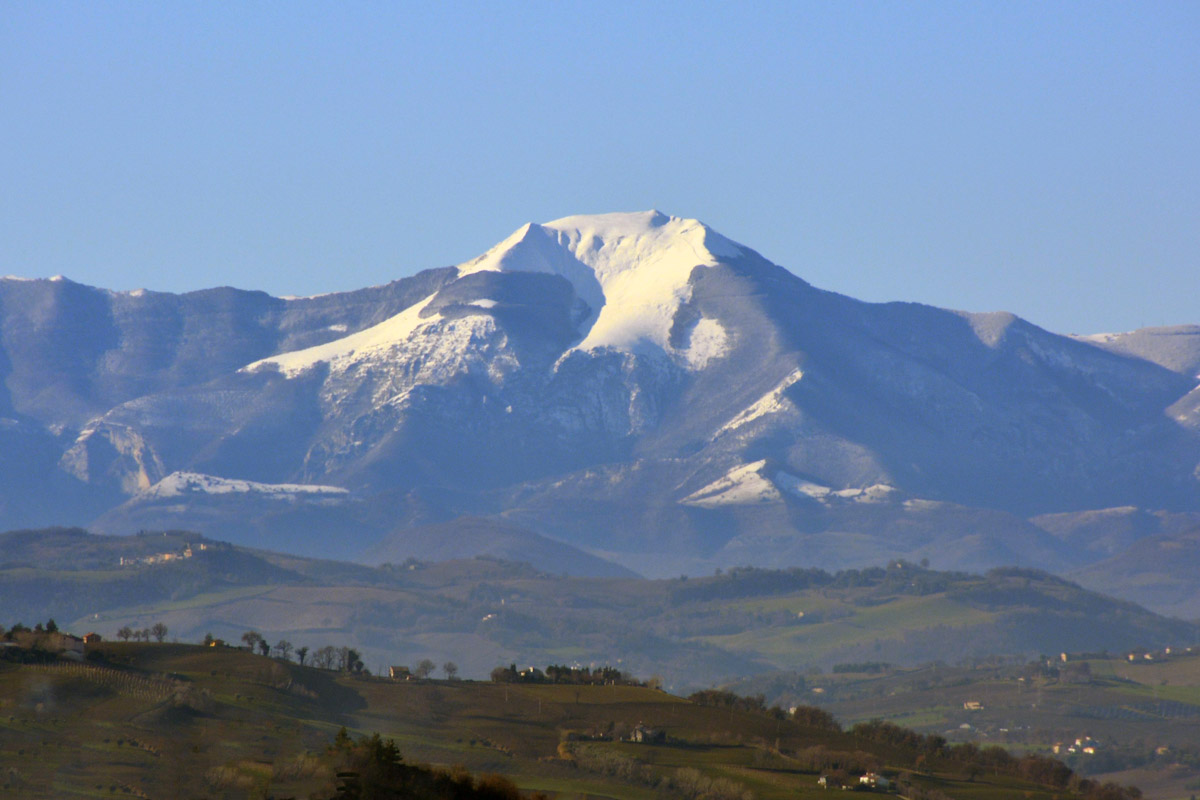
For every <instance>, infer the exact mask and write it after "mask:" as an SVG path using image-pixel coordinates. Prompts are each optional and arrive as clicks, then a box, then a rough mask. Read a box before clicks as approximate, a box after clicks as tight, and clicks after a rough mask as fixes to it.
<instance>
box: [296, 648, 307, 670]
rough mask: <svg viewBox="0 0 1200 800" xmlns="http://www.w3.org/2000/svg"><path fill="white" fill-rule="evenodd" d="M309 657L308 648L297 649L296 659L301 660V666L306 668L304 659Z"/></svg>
mask: <svg viewBox="0 0 1200 800" xmlns="http://www.w3.org/2000/svg"><path fill="white" fill-rule="evenodd" d="M307 655H308V647H307V646H305V647H297V648H296V658H298V659H300V666H302V667H303V666H304V658H305V656H307Z"/></svg>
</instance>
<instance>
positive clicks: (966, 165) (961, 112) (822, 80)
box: [0, 0, 1200, 332]
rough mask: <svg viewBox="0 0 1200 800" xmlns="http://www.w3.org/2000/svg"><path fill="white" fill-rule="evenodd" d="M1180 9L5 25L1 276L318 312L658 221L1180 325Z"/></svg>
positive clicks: (447, 11)
mask: <svg viewBox="0 0 1200 800" xmlns="http://www.w3.org/2000/svg"><path fill="white" fill-rule="evenodd" d="M1198 43H1200V3H1196V2H1183V3H1177V4H1176V3H1142V2H1130V3H1118V4H1109V3H1099V2H1079V3H1062V4H1057V3H1041V2H1028V3H1022V2H998V3H994V4H984V3H976V2H952V3H944V4H943V3H899V2H897V3H859V2H822V3H811V4H810V3H798V2H797V3H779V4H769V3H755V4H737V3H726V4H711V5H709V4H701V3H696V2H688V3H648V2H636V3H634V2H630V3H598V2H590V3H572V2H554V3H546V4H541V3H528V2H522V3H478V4H454V3H420V4H416V3H414V4H404V3H369V4H363V3H332V2H331V3H328V4H304V3H279V2H259V3H210V2H194V3H185V2H170V3H76V4H60V3H51V2H41V1H40V0H39V1H38V2H16V1H15V0H9V2H6V3H4V5H3V7H2V8H0V274H8V273H13V274H19V275H26V276H35V277H45V276H50V275H53V274H57V273H62V274H65V275H66V276H68V277H70V278H72V279H74V280H77V281H80V282H83V283H89V284H93V285H99V286H104V287H107V288H113V289H132V288H137V287H147V288H151V289H160V290H169V291H185V290H190V289H197V288H203V287H208V286H214V285H222V284H228V285H234V286H240V287H244V288H255V289H264V290H266V291H269V292H271V293H273V294H312V293H318V292H327V291H336V290H342V289H351V288H357V287H360V286H364V285H367V284H375V283H383V282H386V281H388V280H391V279H393V278H397V277H401V276H404V275H407V274H411V273H413V272H415V271H417V270H419V269H423V268H426V267H434V266H442V265H446V264H453V263H456V262H459V261H462V260H465V259H467V258H469V257H471V256H473V255H476V254H477V253H479V252H481V251H483V250H484V249H486V248H487V247H488V246H490V245H491V244H493V243H494V242H496V241H497V240H499V239H501V238H502V237H504V236H505V235H507V234H508V233H510V232H511V231H512V230H514V229H515V228H517V227H518V226H519V225H521V224H522V223H524V222H526V221H530V220H533V221H546V220H550V219H554V218H556V217H560V216H565V215H568V214H575V213H591V212H602V211H621V210H640V209H647V208H652V207H653V208H658V209H660V210H662V211H665V212H667V213H670V214H675V215H678V216H691V217H698V218H700V219H702V220H704V221H705V222H707V223H709V224H710V225H712V226H713V227H715V228H716V229H718V230H719V231H721V232H722V233H724V234H725V235H727V236H729V237H731V238H733V239H735V240H737V241H740V242H742V243H744V244H747V245H749V246H751V247H754V248H756V249H758V250H759V251H760V252H762V253H763V254H764V255H765V256H767V257H768V258H770V259H771V260H773V261H775V262H777V263H779V264H782V265H784V266H786V267H788V268H789V269H791V270H792V271H793V272H795V273H796V274H798V275H800V276H801V277H803V278H805V279H806V280H808V281H810V282H812V283H814V284H816V285H818V286H821V287H823V288H828V289H833V290H836V291H840V292H844V293H846V294H849V295H852V296H855V297H859V298H862V299H867V300H918V301H921V302H927V303H932V304H935V305H941V306H948V307H952V308H965V309H971V310H995V309H1006V310H1010V311H1014V312H1016V313H1018V314H1020V315H1022V316H1025V317H1027V318H1029V319H1031V320H1032V321H1034V322H1036V323H1038V324H1040V325H1043V326H1045V327H1048V328H1050V329H1052V330H1057V331H1062V332H1096V331H1106V330H1123V329H1130V328H1135V327H1140V326H1143V325H1158V324H1173V323H1182V322H1197V323H1200V303H1197V298H1200V258H1198V256H1200V147H1198V145H1200V44H1198Z"/></svg>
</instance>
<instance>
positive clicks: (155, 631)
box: [150, 622, 167, 644]
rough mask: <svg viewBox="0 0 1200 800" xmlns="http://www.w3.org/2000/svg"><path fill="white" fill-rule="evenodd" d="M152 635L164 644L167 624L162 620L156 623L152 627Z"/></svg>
mask: <svg viewBox="0 0 1200 800" xmlns="http://www.w3.org/2000/svg"><path fill="white" fill-rule="evenodd" d="M150 635H151V636H153V637H154V640H155V641H156V642H158V643H159V644H162V640H163V639H165V638H167V626H166V625H164V624H163V623H161V622H156V623H154V625H152V626H151V627H150Z"/></svg>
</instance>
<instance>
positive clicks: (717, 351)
mask: <svg viewBox="0 0 1200 800" xmlns="http://www.w3.org/2000/svg"><path fill="white" fill-rule="evenodd" d="M728 352H729V335H728V334H727V333H725V328H724V327H723V326H722V325H721V323H719V322H717V321H716V320H715V319H708V318H707V317H706V318H704V319H702V320H700V321H699V322H697V323H696V327H694V328H693V329H692V335H691V337H690V338H689V339H688V346H687V349H686V350H684V351H683V357H684V359H685V360H686V361H687V365H688V366H689V367H691V368H692V369H704V368H705V367H706V366H708V362H710V361H713V360H715V359H718V358H722V357H724V356H725V355H726V354H727V353H728Z"/></svg>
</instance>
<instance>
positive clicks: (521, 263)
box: [243, 211, 743, 378]
mask: <svg viewBox="0 0 1200 800" xmlns="http://www.w3.org/2000/svg"><path fill="white" fill-rule="evenodd" d="M742 252H743V249H742V248H741V247H740V246H739V245H737V244H734V243H733V242H731V241H729V240H728V239H726V238H725V237H723V236H721V235H720V234H718V233H716V232H715V231H712V230H710V229H709V228H707V227H705V226H704V225H703V224H702V223H700V222H698V221H697V220H694V219H679V218H677V217H668V216H666V215H664V214H661V213H659V212H657V211H646V212H640V213H632V214H601V215H595V216H575V217H564V218H563V219H560V220H556V221H554V222H548V223H546V224H544V225H538V224H536V223H528V224H526V225H523V226H521V227H520V228H519V229H517V230H516V231H515V232H514V233H513V234H512V235H511V236H509V237H508V238H506V239H505V240H504V241H502V242H500V243H499V244H497V245H496V246H495V247H493V248H491V249H490V250H488V251H487V252H486V253H484V254H483V255H481V256H479V257H477V258H475V259H473V260H471V261H468V262H466V263H465V264H462V265H460V266H459V267H458V273H459V277H460V278H464V277H467V276H469V275H475V274H478V273H482V272H544V273H549V274H553V275H559V276H561V277H563V278H565V279H566V280H567V281H569V282H570V284H571V286H572V287H573V288H574V290H575V294H576V296H577V297H578V298H579V299H580V300H582V301H583V302H584V303H586V304H587V306H588V310H589V313H588V314H587V316H585V317H584V319H583V320H582V322H581V330H580V334H581V336H582V340H581V341H580V342H579V343H578V344H577V345H576V347H575V348H574V349H578V350H584V351H591V350H599V349H602V348H614V349H617V350H623V351H627V352H633V353H656V354H657V353H672V354H675V355H677V356H678V357H679V359H680V360H681V361H682V362H683V363H684V364H686V365H687V366H688V367H689V368H691V369H693V370H695V369H703V368H704V367H705V366H706V365H707V364H708V363H709V362H710V361H712V360H713V359H716V358H720V357H721V356H722V355H724V354H725V353H726V352H727V350H728V334H727V333H726V331H725V329H724V328H723V327H722V326H721V324H720V323H719V322H718V321H716V320H714V319H701V320H698V321H697V322H696V323H695V325H694V326H693V328H692V330H691V334H690V336H689V337H688V338H687V342H686V346H684V347H682V348H678V349H677V348H675V347H672V345H671V344H670V336H671V329H672V326H673V325H674V324H675V317H676V312H678V310H679V307H680V305H682V304H683V303H685V302H687V300H688V299H689V297H690V294H691V287H690V285H689V283H688V278H689V277H690V276H691V273H692V270H693V269H694V268H695V267H697V266H702V267H711V266H713V265H715V264H717V263H718V261H719V259H720V258H723V257H724V258H736V257H738V256H739V255H741V254H742ZM435 297H436V293H435V294H433V295H430V296H428V297H426V298H425V299H424V300H422V301H421V302H419V303H417V304H416V305H413V306H411V307H409V308H407V309H405V310H404V311H402V312H400V313H399V314H397V315H395V316H394V317H392V318H390V319H388V320H385V321H384V322H381V323H379V324H378V325H375V326H374V327H371V328H368V329H366V330H363V331H359V332H358V333H355V334H352V335H350V336H346V337H343V338H341V339H336V340H334V341H331V342H327V343H325V344H321V345H317V346H315V347H309V348H306V349H304V350H298V351H294V352H289V353H282V354H279V355H275V356H271V357H269V358H264V359H260V360H258V361H255V362H253V363H251V364H248V365H247V366H245V367H244V368H243V371H245V372H257V371H259V370H262V369H270V368H274V369H277V370H279V371H280V372H281V373H282V374H283V375H285V376H286V377H289V378H294V377H296V376H298V375H300V374H302V373H304V372H306V371H307V370H310V369H312V368H313V367H315V366H317V365H318V364H322V363H324V364H329V365H330V369H331V371H333V372H338V371H340V370H344V369H346V368H348V366H349V365H350V364H351V363H353V362H360V361H369V360H379V358H381V357H387V356H388V354H389V353H391V354H394V355H404V354H403V353H399V352H396V351H397V348H401V347H402V346H404V345H405V344H406V343H407V342H409V341H410V340H412V339H414V338H416V337H417V336H418V334H419V333H420V332H421V331H426V330H431V329H434V328H435V327H437V326H438V325H439V323H441V322H442V321H443V319H444V318H443V316H442V315H441V314H439V313H436V312H434V313H429V312H428V311H426V307H427V306H428V305H429V304H430V303H431V302H432V301H433V300H434V298H435ZM495 306H496V301H495V300H492V299H490V298H479V299H475V300H473V301H472V302H470V303H467V304H464V305H462V306H460V308H465V309H478V310H479V312H480V314H484V313H485V312H487V311H491V310H492V309H494V308H495Z"/></svg>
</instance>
